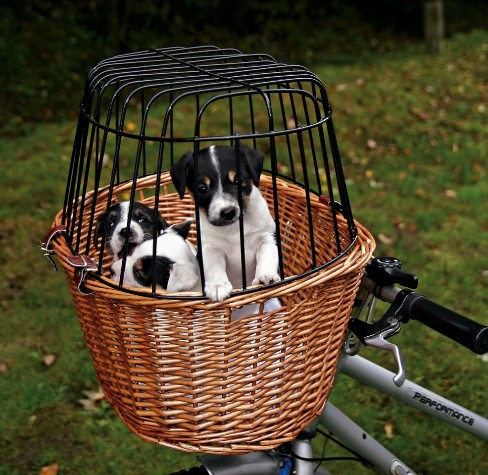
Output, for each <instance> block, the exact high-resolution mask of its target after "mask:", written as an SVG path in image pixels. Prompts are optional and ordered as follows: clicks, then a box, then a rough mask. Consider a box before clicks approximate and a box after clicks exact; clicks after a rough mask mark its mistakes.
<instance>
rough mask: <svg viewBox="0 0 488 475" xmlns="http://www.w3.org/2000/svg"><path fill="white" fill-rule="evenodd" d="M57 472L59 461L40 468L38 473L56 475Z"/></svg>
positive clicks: (40, 474)
mask: <svg viewBox="0 0 488 475" xmlns="http://www.w3.org/2000/svg"><path fill="white" fill-rule="evenodd" d="M58 472H59V463H53V464H51V465H46V466H45V467H42V468H41V471H40V472H39V475H57V473H58Z"/></svg>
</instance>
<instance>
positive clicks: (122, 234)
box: [120, 228, 132, 237]
mask: <svg viewBox="0 0 488 475" xmlns="http://www.w3.org/2000/svg"><path fill="white" fill-rule="evenodd" d="M127 231H129V237H130V236H132V229H130V228H129V230H127V228H123V229H121V230H120V235H121V236H122V237H125V235H126V234H127Z"/></svg>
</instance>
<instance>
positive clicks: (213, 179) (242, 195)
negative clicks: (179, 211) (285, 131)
mask: <svg viewBox="0 0 488 475" xmlns="http://www.w3.org/2000/svg"><path fill="white" fill-rule="evenodd" d="M195 161H196V162H197V170H198V176H196V177H195ZM263 163H264V156H263V155H262V154H261V153H260V152H258V151H257V150H254V149H252V148H249V147H246V146H244V145H242V144H241V145H240V146H239V153H238V154H236V147H234V146H223V145H221V146H211V147H208V148H206V149H204V150H201V151H200V152H199V153H198V156H197V157H196V158H194V156H193V153H191V152H188V153H186V154H185V155H184V156H183V157H182V158H181V159H180V160H179V161H178V162H177V163H176V164H175V165H173V167H172V168H171V178H172V180H173V184H174V185H175V187H176V189H177V191H178V193H179V195H180V197H181V198H183V196H184V194H185V189H186V188H188V190H190V192H191V193H192V195H193V198H194V200H195V203H196V205H197V206H198V207H199V215H200V233H201V242H202V259H203V267H204V275H205V293H206V295H207V297H209V298H210V299H211V300H213V301H221V300H223V299H225V298H227V297H228V296H229V294H230V292H231V291H232V289H233V288H242V287H243V279H242V260H241V239H240V224H239V218H240V217H241V216H242V219H243V229H244V251H245V267H246V284H247V285H249V283H251V284H253V285H255V284H269V283H271V282H275V281H278V280H280V276H279V274H278V250H277V246H276V238H275V222H274V220H273V218H272V217H271V214H270V212H269V209H268V204H267V203H266V200H265V199H264V197H263V196H262V195H261V192H260V191H259V189H258V185H259V179H260V175H261V172H262V169H263Z"/></svg>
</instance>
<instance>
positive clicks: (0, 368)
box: [0, 361, 8, 373]
mask: <svg viewBox="0 0 488 475" xmlns="http://www.w3.org/2000/svg"><path fill="white" fill-rule="evenodd" d="M7 371H8V364H7V362H6V361H0V373H6V372H7Z"/></svg>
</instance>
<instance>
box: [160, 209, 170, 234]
mask: <svg viewBox="0 0 488 475" xmlns="http://www.w3.org/2000/svg"><path fill="white" fill-rule="evenodd" d="M157 225H158V234H161V231H164V230H165V229H166V228H169V224H168V221H166V220H165V219H164V218H163V216H162V215H161V213H158V223H157Z"/></svg>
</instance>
